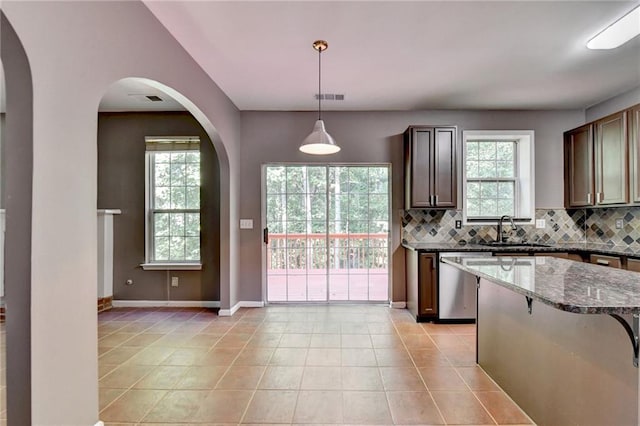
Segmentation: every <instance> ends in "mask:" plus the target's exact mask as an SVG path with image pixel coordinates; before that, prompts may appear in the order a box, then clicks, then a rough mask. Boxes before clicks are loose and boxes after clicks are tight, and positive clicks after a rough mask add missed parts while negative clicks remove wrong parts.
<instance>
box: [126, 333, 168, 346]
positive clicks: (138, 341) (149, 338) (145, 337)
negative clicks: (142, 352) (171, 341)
mask: <svg viewBox="0 0 640 426" xmlns="http://www.w3.org/2000/svg"><path fill="white" fill-rule="evenodd" d="M163 336H164V334H159V333H140V334H138V335H136V336H134V337H132V338H131V339H129V340H127V341H126V342H124V343H123V344H122V346H148V345H150V344H152V343H153V342H155V341H156V340H158V339H160V338H162V337H163Z"/></svg>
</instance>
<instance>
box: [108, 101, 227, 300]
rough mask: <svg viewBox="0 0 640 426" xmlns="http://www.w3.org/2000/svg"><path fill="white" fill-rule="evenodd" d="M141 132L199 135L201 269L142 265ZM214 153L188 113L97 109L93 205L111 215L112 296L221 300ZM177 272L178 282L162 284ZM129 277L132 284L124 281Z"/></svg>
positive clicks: (216, 181)
mask: <svg viewBox="0 0 640 426" xmlns="http://www.w3.org/2000/svg"><path fill="white" fill-rule="evenodd" d="M145 136H200V140H201V143H200V151H201V156H202V160H201V161H202V165H201V167H202V189H201V212H202V216H201V227H202V243H201V244H202V245H201V253H202V271H171V272H170V273H169V274H168V273H167V272H166V271H144V270H142V268H141V267H140V264H141V263H144V260H145V252H144V248H145V235H144V228H145V139H144V138H145ZM219 187H220V183H219V172H218V158H217V156H216V153H215V150H214V148H213V145H212V144H211V141H210V140H209V137H208V136H207V134H206V132H205V131H204V130H203V129H202V127H201V126H200V124H198V122H197V121H196V120H195V118H193V116H192V115H191V114H189V113H186V112H185V113H182V112H175V113H171V112H170V113H100V114H99V115H98V208H99V209H106V208H116V209H121V210H122V214H121V215H116V216H114V266H113V281H114V282H113V294H114V299H117V300H220V276H219V270H220V239H219V235H220V200H219ZM172 276H174V277H178V278H179V286H178V287H169V286H167V278H168V277H169V279H170V277H172ZM127 279H132V280H133V282H134V284H133V285H126V284H125V281H126V280H127Z"/></svg>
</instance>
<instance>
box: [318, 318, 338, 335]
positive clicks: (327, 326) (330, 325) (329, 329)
mask: <svg viewBox="0 0 640 426" xmlns="http://www.w3.org/2000/svg"><path fill="white" fill-rule="evenodd" d="M341 330H342V327H341V325H340V323H339V322H328V321H325V322H319V323H316V324H314V325H313V333H316V334H334V335H336V334H337V335H339V334H340V333H341Z"/></svg>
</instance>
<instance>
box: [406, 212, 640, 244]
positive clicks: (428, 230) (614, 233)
mask: <svg viewBox="0 0 640 426" xmlns="http://www.w3.org/2000/svg"><path fill="white" fill-rule="evenodd" d="M536 219H544V220H545V222H546V226H545V228H543V229H536V227H535V226H534V225H519V226H518V231H517V234H514V235H512V238H514V239H518V240H524V241H535V242H541V243H548V244H554V243H567V242H590V243H605V244H613V245H624V246H629V247H630V248H634V249H638V251H640V207H611V208H604V209H576V210H564V209H537V210H536ZM618 219H621V220H622V228H621V229H617V228H616V220H618ZM456 220H462V211H461V210H405V211H404V215H403V218H402V225H403V231H402V239H403V240H404V241H407V242H425V243H429V242H432V243H433V242H455V243H459V242H482V241H493V240H495V239H496V226H495V225H467V226H463V227H462V228H461V229H455V221H456ZM507 229H508V226H507Z"/></svg>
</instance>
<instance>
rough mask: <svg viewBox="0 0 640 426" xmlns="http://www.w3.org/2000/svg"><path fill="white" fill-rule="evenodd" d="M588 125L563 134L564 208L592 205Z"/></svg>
mask: <svg viewBox="0 0 640 426" xmlns="http://www.w3.org/2000/svg"><path fill="white" fill-rule="evenodd" d="M591 129H592V126H591V125H590V124H588V125H585V126H582V127H579V128H577V129H574V130H570V131H568V132H566V133H565V134H564V144H565V145H564V156H565V166H564V167H565V178H564V182H565V189H564V190H565V206H566V207H583V206H590V205H592V204H593V203H594V197H593V192H594V191H593V189H594V188H593V144H592V130H591Z"/></svg>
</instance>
